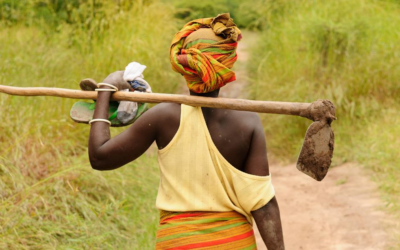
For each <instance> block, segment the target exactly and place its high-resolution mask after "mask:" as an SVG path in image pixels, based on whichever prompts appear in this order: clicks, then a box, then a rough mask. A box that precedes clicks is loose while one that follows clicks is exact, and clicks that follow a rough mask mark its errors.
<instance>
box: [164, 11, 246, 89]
mask: <svg viewBox="0 0 400 250" xmlns="http://www.w3.org/2000/svg"><path fill="white" fill-rule="evenodd" d="M196 31H197V32H196ZM211 31H212V32H211ZM241 38H242V35H241V32H240V30H239V28H237V27H236V24H235V23H234V22H233V20H232V19H231V18H230V15H229V13H225V14H220V15H218V16H217V17H215V18H202V19H196V20H194V21H191V22H189V23H187V24H186V25H185V26H184V27H183V29H182V30H180V31H179V32H178V33H176V35H175V37H174V39H173V40H172V44H171V47H170V51H169V52H170V61H171V64H172V69H173V70H175V71H176V72H178V73H181V74H182V75H183V76H184V77H185V79H186V82H187V86H188V87H189V89H190V90H192V91H194V92H196V93H208V92H211V91H214V90H216V89H219V88H221V87H222V86H224V85H226V84H227V83H228V82H232V81H234V80H236V77H235V72H233V71H232V70H231V68H232V66H233V64H234V63H235V62H236V59H237V55H236V47H237V42H238V41H239V40H240V39H241Z"/></svg>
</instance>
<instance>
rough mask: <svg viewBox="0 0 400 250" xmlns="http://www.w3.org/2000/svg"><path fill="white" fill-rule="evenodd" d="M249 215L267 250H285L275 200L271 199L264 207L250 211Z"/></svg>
mask: <svg viewBox="0 0 400 250" xmlns="http://www.w3.org/2000/svg"><path fill="white" fill-rule="evenodd" d="M251 214H252V215H253V217H254V220H255V221H256V224H257V228H258V231H259V232H260V234H261V237H262V239H263V241H264V243H265V245H266V246H267V248H268V250H283V249H285V245H284V243H283V234H282V224H281V216H280V213H279V207H278V202H277V200H276V198H275V197H274V198H272V199H271V200H270V201H269V202H268V203H267V204H266V205H265V206H263V207H262V208H260V209H258V210H255V211H252V212H251Z"/></svg>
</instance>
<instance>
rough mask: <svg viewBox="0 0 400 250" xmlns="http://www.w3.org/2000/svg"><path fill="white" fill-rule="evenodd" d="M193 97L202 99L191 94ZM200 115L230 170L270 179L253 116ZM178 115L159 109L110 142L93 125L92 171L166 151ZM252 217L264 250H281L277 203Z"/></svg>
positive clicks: (103, 104)
mask: <svg viewBox="0 0 400 250" xmlns="http://www.w3.org/2000/svg"><path fill="white" fill-rule="evenodd" d="M110 83H111V82H110ZM103 88H107V87H103ZM218 94H219V90H217V91H213V92H210V93H207V94H201V96H205V97H210V98H215V97H218ZM111 95H112V92H99V93H98V99H97V102H96V109H95V113H94V116H93V118H94V119H97V118H102V119H107V117H108V116H107V115H108V114H107V110H108V105H109V100H110V97H111ZM191 95H200V94H196V93H193V92H191ZM202 111H203V115H204V119H205V121H206V124H207V127H208V129H209V132H210V134H211V137H212V140H213V142H214V144H215V146H216V147H217V148H218V150H219V152H220V153H221V154H222V156H224V157H225V159H226V160H227V161H228V162H229V163H230V164H231V165H232V166H234V167H235V168H237V169H239V170H241V171H243V172H246V173H248V174H253V175H259V176H265V175H269V167H268V160H267V155H266V143H265V136H264V130H263V126H262V124H261V121H260V118H259V116H258V115H257V114H256V113H252V112H245V111H235V110H226V109H215V108H202ZM180 114H181V107H180V104H173V103H161V104H158V105H156V106H154V107H153V108H151V109H150V110H148V111H147V112H146V113H144V114H143V115H142V116H141V117H140V118H139V119H138V120H137V121H135V123H134V124H133V125H131V126H130V127H129V128H128V129H127V130H125V131H124V132H122V133H121V134H119V135H117V136H115V137H114V138H112V139H111V138H110V130H109V125H108V124H107V123H105V122H94V123H93V124H92V125H91V130H90V138H89V159H90V163H91V165H92V167H93V168H94V169H96V170H112V169H116V168H119V167H121V166H123V165H125V164H127V163H129V162H131V161H133V160H135V159H136V158H138V157H139V156H141V155H142V154H143V153H144V152H145V151H146V150H147V149H148V148H149V147H150V145H151V144H152V143H153V142H154V141H155V142H156V144H157V146H158V148H159V149H162V148H164V147H165V146H167V145H168V143H169V142H170V141H171V140H172V138H173V137H174V135H175V133H176V132H177V131H178V128H179V124H180ZM252 215H253V217H254V220H255V221H256V224H257V227H258V229H259V231H260V234H261V236H262V239H263V240H264V242H265V245H266V246H267V248H268V249H270V250H271V249H284V244H283V235H282V226H281V220H280V213H279V207H278V203H277V200H276V198H275V197H274V198H273V199H272V200H271V201H269V202H268V203H267V204H266V205H265V206H263V207H262V208H260V209H258V210H256V211H252Z"/></svg>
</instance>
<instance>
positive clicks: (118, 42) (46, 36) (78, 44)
mask: <svg viewBox="0 0 400 250" xmlns="http://www.w3.org/2000/svg"><path fill="white" fill-rule="evenodd" d="M4 2H5V1H2V3H4ZM9 2H13V1H9ZM17 2H18V1H17ZM31 2H35V1H31ZM49 2H51V1H49ZM82 2H83V1H82ZM94 2H95V1H86V5H85V4H81V5H79V6H77V9H74V10H73V12H72V13H83V14H85V15H84V16H85V18H88V19H85V20H86V21H88V22H89V21H90V20H93V18H97V17H93V15H92V14H90V12H89V14H87V13H88V10H89V9H90V8H91V7H92V9H95V10H96V11H98V12H102V13H104V15H103V16H101V17H99V18H98V19H96V20H98V22H101V20H104V21H107V25H106V26H101V25H100V24H99V25H100V26H99V25H97V24H96V22H94V23H95V24H93V25H91V26H90V25H89V26H81V25H78V24H79V22H78V21H77V22H76V23H69V22H67V21H66V20H61V21H60V20H59V21H58V22H57V25H53V23H51V22H48V19H46V18H44V17H37V16H35V15H37V12H32V13H33V14H31V15H30V17H31V19H29V16H28V17H26V16H25V17H26V18H25V17H24V19H21V20H20V19H16V20H13V21H12V22H7V20H8V19H6V20H2V21H1V22H0V26H1V27H0V44H1V46H0V58H1V61H2V63H1V64H0V84H5V85H13V86H46V87H62V88H72V89H78V88H79V87H78V83H79V80H80V79H82V78H87V77H91V78H94V79H96V80H98V81H101V80H102V79H103V78H104V77H106V76H107V74H109V73H111V72H113V71H115V70H121V69H124V67H125V66H126V65H127V64H128V63H129V62H131V61H137V62H140V63H142V64H145V65H147V66H148V68H147V69H146V71H145V72H144V75H145V78H146V79H147V80H148V82H149V83H150V84H151V85H152V88H153V90H154V91H155V92H169V93H171V92H174V91H175V89H176V87H177V84H178V83H179V81H178V80H177V78H178V77H179V75H177V74H174V73H173V72H172V71H171V70H170V64H169V60H168V48H169V42H170V40H171V39H172V37H173V35H174V33H175V32H176V30H177V27H176V23H175V20H174V19H173V18H171V16H173V14H172V13H173V8H172V7H170V6H168V5H166V4H162V3H160V2H158V1H152V2H148V1H139V0H137V1H136V0H135V1H134V0H130V1H119V3H124V2H125V3H130V4H131V5H129V4H127V5H126V6H125V7H124V6H122V7H124V8H125V9H123V8H122V7H121V6H117V5H116V4H115V3H114V1H108V2H107V1H102V3H103V4H102V5H101V6H97V7H96V8H93V6H91V5H90V4H91V3H94ZM15 3H16V2H15ZM3 7H4V5H3ZM32 8H33V7H32ZM18 11H23V10H21V9H18V8H16V7H15V9H13V13H14V14H15V13H18ZM23 13H25V12H23ZM29 13H31V12H29ZM83 14H82V15H83ZM55 15H56V14H55ZM15 16H17V15H16V14H15ZM56 16H57V15H56ZM8 21H9V20H8ZM96 25H97V26H96ZM95 32H98V33H99V34H100V35H94V33H95ZM74 102H75V100H69V99H61V98H52V97H46V98H44V97H32V98H27V97H15V96H6V95H0V116H1V118H2V122H1V123H0V131H1V133H0V200H1V201H0V239H1V240H0V249H56V248H57V249H58V248H61V249H100V248H101V249H102V248H117V249H151V248H152V247H153V244H154V237H155V235H154V232H155V227H156V224H157V222H158V214H157V211H156V210H155V209H153V208H154V203H155V200H154V198H155V194H156V190H157V183H158V170H157V163H156V160H155V158H156V157H155V156H154V155H151V153H150V154H148V155H145V156H143V157H142V158H141V159H140V160H138V161H137V162H135V163H133V164H129V165H127V166H125V167H123V168H121V169H119V170H115V171H112V172H109V173H105V172H101V173H99V172H96V171H93V170H92V169H91V168H90V165H89V164H88V159H87V150H86V148H87V138H88V132H89V127H88V126H86V125H82V124H76V123H73V122H72V121H71V120H70V119H69V117H68V116H69V109H70V107H71V106H72V104H73V103H74ZM118 131H120V130H118V129H113V131H112V132H113V133H117V132H118Z"/></svg>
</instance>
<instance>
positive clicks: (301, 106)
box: [0, 85, 311, 117]
mask: <svg viewBox="0 0 400 250" xmlns="http://www.w3.org/2000/svg"><path fill="white" fill-rule="evenodd" d="M0 93H5V94H9V95H18V96H55V97H65V98H73V99H92V100H95V99H97V93H96V92H95V91H82V90H72V89H63V88H44V87H26V88H21V87H11V86H5V85H0ZM111 99H112V100H114V101H134V102H145V103H161V102H172V103H181V104H186V105H190V106H201V107H208V108H223V109H234V110H243V111H252V112H258V113H270V114H284V115H297V116H303V117H307V115H304V114H306V113H308V112H307V110H309V108H310V105H311V103H299V102H274V101H253V100H245V99H231V98H221V97H220V98H207V97H199V96H188V95H175V94H158V93H142V92H116V93H114V94H113V95H112V97H111Z"/></svg>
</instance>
